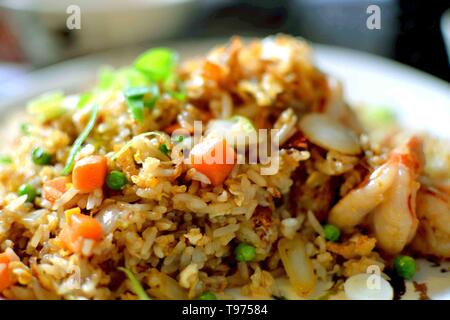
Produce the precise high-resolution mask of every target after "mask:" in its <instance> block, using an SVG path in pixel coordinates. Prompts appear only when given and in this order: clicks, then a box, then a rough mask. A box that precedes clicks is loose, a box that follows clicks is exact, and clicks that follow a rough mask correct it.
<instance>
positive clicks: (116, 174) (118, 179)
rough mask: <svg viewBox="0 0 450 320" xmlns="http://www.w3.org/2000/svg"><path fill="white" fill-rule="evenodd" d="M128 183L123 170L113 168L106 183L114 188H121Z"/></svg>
mask: <svg viewBox="0 0 450 320" xmlns="http://www.w3.org/2000/svg"><path fill="white" fill-rule="evenodd" d="M127 183H128V180H127V177H126V176H125V174H124V173H123V172H120V171H116V170H113V171H111V172H110V173H108V175H107V176H106V185H107V186H108V188H110V189H112V190H121V189H122V188H123V187H124V186H125V185H126V184H127Z"/></svg>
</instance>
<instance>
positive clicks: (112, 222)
mask: <svg viewBox="0 0 450 320" xmlns="http://www.w3.org/2000/svg"><path fill="white" fill-rule="evenodd" d="M122 211H123V210H121V208H120V207H119V206H118V205H116V204H113V205H110V206H107V207H105V208H103V209H102V210H100V212H99V213H98V214H97V215H96V216H95V219H97V221H98V222H100V224H101V225H102V229H103V231H104V232H105V234H108V233H110V232H112V231H113V230H114V228H115V226H116V222H117V220H118V219H119V218H120V216H121V212H122Z"/></svg>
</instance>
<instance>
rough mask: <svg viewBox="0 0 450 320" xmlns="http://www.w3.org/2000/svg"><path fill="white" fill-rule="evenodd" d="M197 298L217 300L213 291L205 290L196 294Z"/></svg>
mask: <svg viewBox="0 0 450 320" xmlns="http://www.w3.org/2000/svg"><path fill="white" fill-rule="evenodd" d="M198 300H217V297H216V295H215V294H214V292H211V291H205V292H203V293H202V294H201V295H199V296H198Z"/></svg>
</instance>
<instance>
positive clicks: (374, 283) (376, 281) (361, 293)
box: [344, 273, 394, 300]
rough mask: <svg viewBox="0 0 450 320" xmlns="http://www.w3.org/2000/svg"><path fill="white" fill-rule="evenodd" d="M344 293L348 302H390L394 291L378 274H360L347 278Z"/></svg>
mask: <svg viewBox="0 0 450 320" xmlns="http://www.w3.org/2000/svg"><path fill="white" fill-rule="evenodd" d="M344 292H345V295H346V296H347V298H348V299H350V300H392V299H393V297H394V290H393V289H392V286H391V285H390V283H389V282H387V281H386V279H384V278H383V277H381V276H380V275H378V274H371V273H360V274H357V275H354V276H351V277H350V278H348V279H347V280H346V281H345V283H344Z"/></svg>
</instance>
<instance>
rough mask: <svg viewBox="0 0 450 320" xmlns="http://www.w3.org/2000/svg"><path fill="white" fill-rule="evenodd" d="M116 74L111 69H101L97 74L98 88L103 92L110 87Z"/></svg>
mask: <svg viewBox="0 0 450 320" xmlns="http://www.w3.org/2000/svg"><path fill="white" fill-rule="evenodd" d="M116 76H117V73H116V72H115V71H114V69H113V68H111V67H103V68H101V69H100V72H99V74H98V84H97V86H98V88H100V89H102V90H105V89H109V88H111V87H112V85H113V83H114V80H115V79H116Z"/></svg>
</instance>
